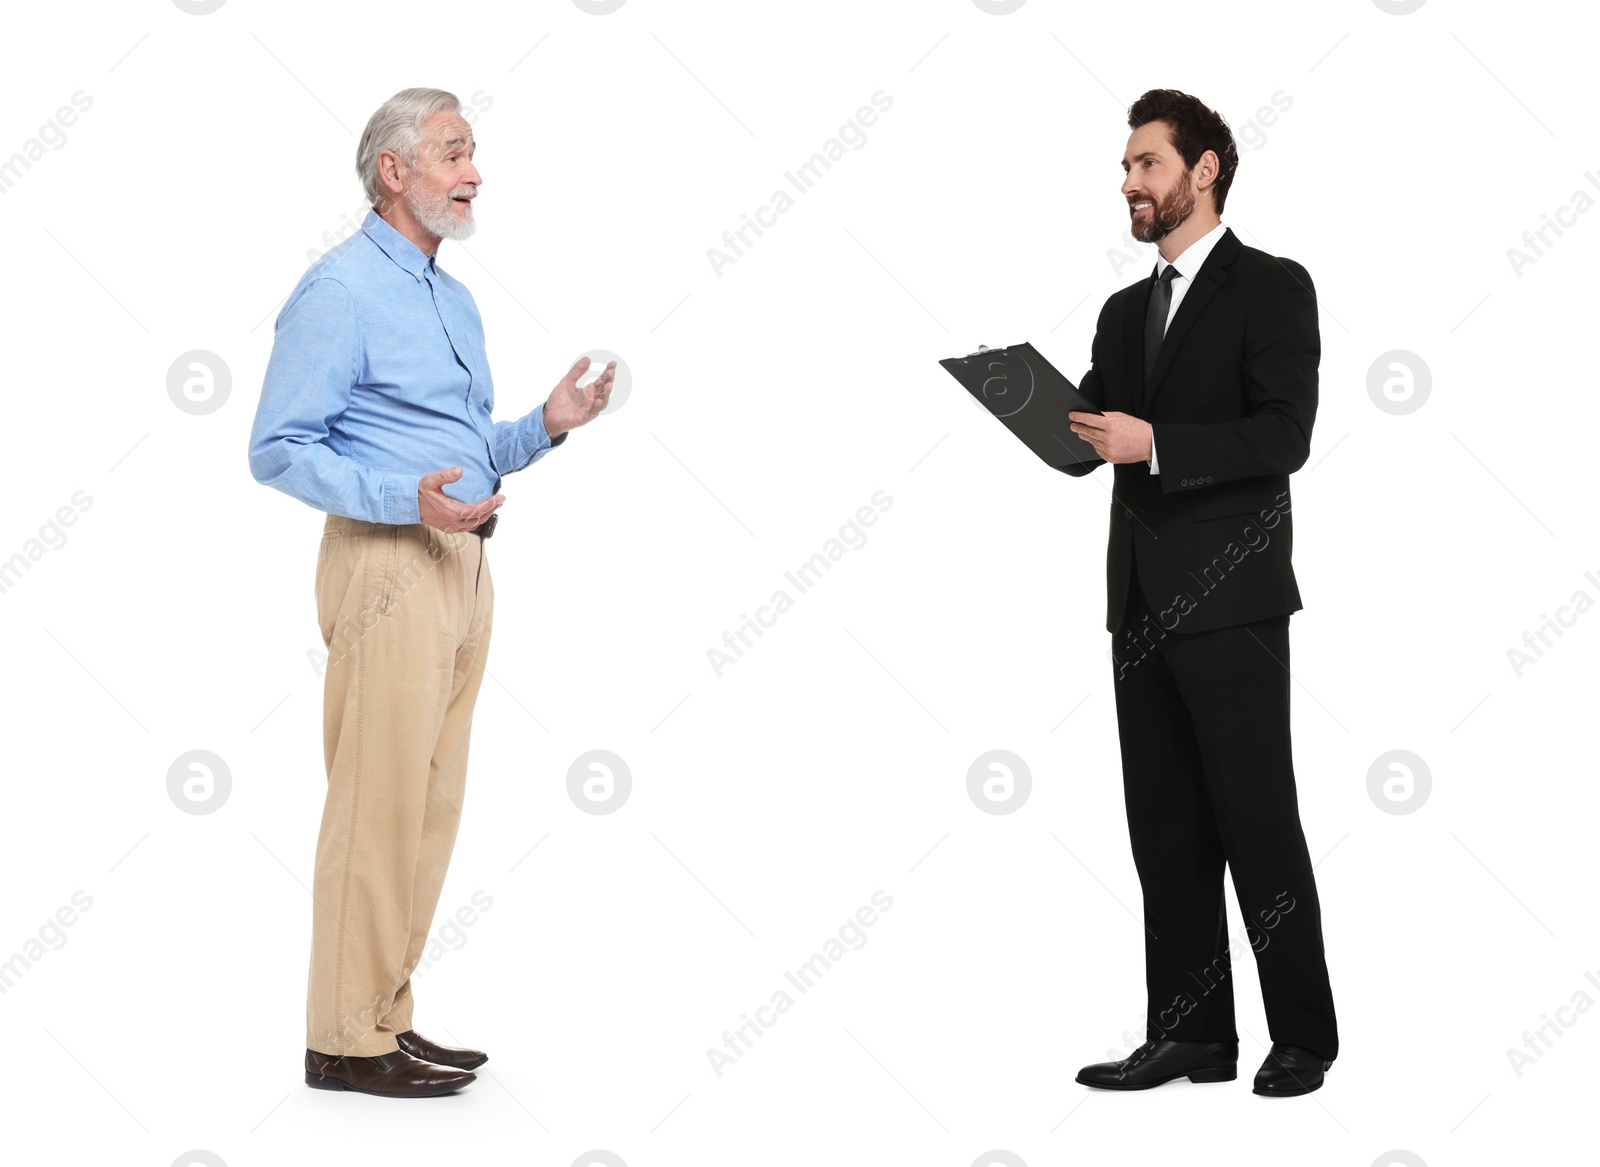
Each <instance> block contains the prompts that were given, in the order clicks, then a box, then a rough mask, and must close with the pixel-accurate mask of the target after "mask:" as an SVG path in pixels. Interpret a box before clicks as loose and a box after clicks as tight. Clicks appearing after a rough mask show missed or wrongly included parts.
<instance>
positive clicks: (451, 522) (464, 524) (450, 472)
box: [417, 466, 506, 534]
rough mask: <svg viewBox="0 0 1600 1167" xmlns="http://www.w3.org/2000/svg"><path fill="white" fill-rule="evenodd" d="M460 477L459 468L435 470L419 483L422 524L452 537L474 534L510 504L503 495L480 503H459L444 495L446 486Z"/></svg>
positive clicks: (418, 500)
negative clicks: (495, 513)
mask: <svg viewBox="0 0 1600 1167" xmlns="http://www.w3.org/2000/svg"><path fill="white" fill-rule="evenodd" d="M460 477H461V467H459V466H451V467H450V468H448V469H446V470H435V471H433V472H432V473H431V474H424V475H423V476H422V479H421V480H420V481H419V482H418V483H417V510H418V511H419V512H421V521H422V522H424V523H426V524H427V525H428V526H430V527H434V528H436V529H437V530H440V531H445V532H448V533H450V534H454V533H455V532H457V531H471V530H473V529H475V528H477V527H481V526H482V525H483V521H484V520H485V519H487V518H488V517H489V516H490V515H492V514H494V512H495V511H497V510H499V509H500V504H501V503H503V502H505V501H506V496H505V495H503V494H491V495H490V496H489V497H488V498H486V499H483V500H481V501H479V502H459V501H457V500H456V499H453V498H451V497H450V496H449V495H448V494H446V493H445V492H444V490H443V487H444V484H445V483H446V482H454V481H455V480H456V479H458V478H460Z"/></svg>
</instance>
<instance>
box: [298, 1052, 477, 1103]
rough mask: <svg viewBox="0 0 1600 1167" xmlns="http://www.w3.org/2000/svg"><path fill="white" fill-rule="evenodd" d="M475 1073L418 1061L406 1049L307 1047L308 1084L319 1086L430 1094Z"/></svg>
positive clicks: (451, 1088) (450, 1087)
mask: <svg viewBox="0 0 1600 1167" xmlns="http://www.w3.org/2000/svg"><path fill="white" fill-rule="evenodd" d="M477 1078H478V1075H476V1074H469V1073H467V1072H466V1071H465V1070H452V1069H450V1068H448V1067H446V1066H434V1065H430V1064H429V1063H427V1062H423V1061H418V1060H417V1059H416V1058H414V1057H412V1056H411V1055H410V1054H408V1053H406V1052H405V1051H404V1050H395V1051H394V1052H393V1053H387V1054H379V1055H377V1056H376V1057H371V1058H358V1057H342V1056H339V1055H337V1054H324V1053H318V1052H317V1051H316V1050H312V1049H308V1050H306V1085H307V1086H315V1087H316V1088H317V1089H318V1090H354V1091H356V1092H357V1093H358V1094H382V1095H384V1096H386V1097H389V1098H431V1097H434V1096H435V1095H439V1094H454V1093H455V1092H456V1091H457V1090H459V1089H461V1087H463V1086H465V1085H466V1084H467V1083H468V1082H474V1081H476V1080H477Z"/></svg>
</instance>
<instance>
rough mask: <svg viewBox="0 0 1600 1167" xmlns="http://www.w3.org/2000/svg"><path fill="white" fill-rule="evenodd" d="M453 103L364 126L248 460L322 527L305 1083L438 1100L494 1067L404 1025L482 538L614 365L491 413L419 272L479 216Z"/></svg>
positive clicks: (280, 333) (481, 373) (462, 295)
mask: <svg viewBox="0 0 1600 1167" xmlns="http://www.w3.org/2000/svg"><path fill="white" fill-rule="evenodd" d="M460 111H461V106H460V103H459V102H458V101H457V100H456V98H455V97H454V96H453V95H452V94H449V93H446V92H444V91H443V90H439V89H407V90H403V91H402V92H400V93H397V94H395V96H394V97H392V98H390V99H389V100H388V101H386V102H384V103H383V105H382V106H381V107H379V109H378V110H377V112H376V113H374V114H373V115H372V118H371V120H370V121H368V123H367V127H366V132H365V133H364V134H362V137H361V143H360V145H359V147H358V148H357V153H356V170H357V173H358V174H359V175H360V177H361V182H362V184H363V186H365V188H366V193H367V198H368V200H369V201H370V203H371V205H372V209H371V210H370V211H369V212H368V213H367V215H366V218H365V220H364V221H363V222H362V224H361V230H360V231H359V232H357V233H355V234H354V235H352V236H351V237H350V238H349V239H347V240H345V241H344V242H343V243H341V244H339V245H338V246H337V247H335V248H333V249H332V250H331V251H329V252H328V253H327V254H326V255H324V256H322V257H321V258H320V259H318V260H317V261H316V262H315V263H314V264H312V265H311V267H310V268H309V269H308V270H307V271H306V273H305V274H304V275H303V276H301V277H300V282H299V283H298V284H297V285H295V288H294V291H293V292H291V293H290V294H289V298H288V300H287V302H286V303H285V304H284V307H283V311H282V312H280V313H279V315H278V320H277V326H276V328H277V332H276V338H275V340H274V342H273V348H272V356H271V359H270V360H269V361H268V364H267V372H266V378H265V383H264V384H263V387H262V392H261V402H260V406H259V408H258V410H257V413H256V418H255V425H254V427H253V428H252V430H251V434H250V470H251V473H252V474H253V475H254V476H255V478H256V481H258V482H261V483H264V484H266V485H269V486H274V487H276V488H278V489H279V490H282V491H284V492H285V493H287V494H290V495H293V496H294V497H295V498H298V499H300V500H301V501H302V502H305V503H308V504H309V505H311V506H313V507H315V508H316V509H317V510H319V511H324V512H326V513H327V516H328V518H327V523H326V525H325V527H324V529H323V535H322V546H321V551H320V553H319V555H318V559H317V573H316V599H317V618H318V621H319V623H320V625H321V630H322V637H323V641H324V643H325V644H326V645H327V647H328V660H327V667H326V673H325V677H326V682H325V683H326V691H325V696H324V709H323V747H324V755H325V761H326V764H327V771H328V794H327V801H326V802H325V804H324V806H323V812H322V828H321V833H320V835H319V836H318V839H317V854H316V871H315V877H314V880H313V885H312V897H313V900H314V904H313V910H312V918H313V924H312V933H311V969H310V978H309V985H308V992H307V1001H306V1058H305V1070H306V1082H307V1084H308V1085H311V1086H315V1087H319V1088H321V1089H328V1090H357V1091H361V1092H363V1093H367V1094H383V1095H393V1096H402V1097H420V1096H425V1095H435V1094H446V1093H449V1092H451V1091H454V1090H458V1089H460V1088H461V1087H462V1086H464V1085H466V1084H467V1083H469V1082H471V1081H473V1079H474V1078H475V1075H474V1074H473V1073H472V1072H471V1071H472V1070H473V1069H474V1068H475V1067H477V1066H479V1065H481V1064H483V1062H485V1061H486V1060H488V1058H487V1055H486V1054H483V1053H480V1052H478V1051H476V1050H460V1049H450V1048H447V1047H444V1046H440V1045H437V1044H435V1043H433V1042H431V1041H429V1040H427V1039H426V1038H424V1037H422V1036H421V1035H419V1034H418V1033H417V1032H416V1031H415V1030H414V1029H413V1028H412V1006H413V1002H412V992H411V981H410V976H411V973H412V971H413V969H415V968H416V966H417V963H418V961H419V960H420V959H421V956H422V950H423V946H424V944H425V943H426V940H427V936H428V930H429V927H430V925H431V923H432V920H433V913H434V908H435V907H436V906H437V904H438V901H439V892H440V888H441V887H442V886H443V884H444V876H445V869H446V867H447V866H448V865H449V862H450V852H451V848H452V846H453V845H454V842H455V837H456V827H457V825H458V823H459V821H460V814H461V797H462V790H463V786H464V783H465V778H466V769H467V742H468V737H469V735H470V732H471V728H472V707H473V703H474V702H475V700H476V699H477V696H478V687H479V684H480V682H481V681H482V679H483V671H484V661H485V656H486V654H487V652H488V649H489V634H490V629H491V627H492V624H493V612H494V583H493V579H492V576H491V574H490V571H489V563H488V559H487V557H486V556H485V554H484V545H485V542H486V541H487V540H488V538H489V536H490V535H492V534H493V533H494V531H495V526H496V524H497V522H498V520H499V515H498V513H497V512H498V511H499V508H500V506H501V504H502V503H504V502H505V496H504V495H502V494H500V493H499V490H500V483H501V479H502V476H503V475H506V474H509V473H511V472H512V471H514V470H521V469H523V468H524V467H527V466H531V465H532V464H533V463H534V462H536V461H538V460H539V459H540V458H542V457H543V456H544V455H545V454H546V453H548V452H549V451H550V450H551V449H552V448H554V447H555V446H559V445H562V444H563V443H564V442H565V441H566V435H567V431H569V430H572V429H574V428H576V427H578V426H581V425H583V424H585V423H586V422H589V421H591V420H593V419H594V418H595V417H596V416H598V415H599V413H600V412H601V411H602V410H603V409H604V408H605V406H606V403H607V401H608V399H609V396H610V392H611V385H612V379H613V376H614V370H615V363H613V364H610V365H607V366H606V368H605V370H604V371H603V372H602V373H601V374H600V375H599V377H598V378H596V379H595V380H594V381H593V382H592V383H591V384H589V385H587V386H580V385H579V384H578V381H579V378H580V377H582V376H583V375H584V374H585V373H586V372H587V370H588V368H589V361H588V358H587V357H585V358H582V359H580V360H579V361H578V363H577V364H575V365H574V366H573V367H572V368H571V369H570V370H569V371H568V372H567V375H566V377H565V378H564V379H563V380H562V381H561V383H560V384H559V385H557V386H556V387H555V389H554V390H553V391H552V392H551V394H550V396H549V399H548V400H547V401H545V402H544V404H543V405H541V406H537V407H535V408H534V409H533V410H532V411H531V412H529V413H528V414H526V415H525V416H523V417H521V418H518V419H517V420H516V421H499V422H496V421H493V420H492V419H491V417H490V412H491V410H492V409H493V406H494V383H493V381H492V380H491V378H490V376H489V363H488V358H487V357H486V355H485V351H484V342H483V322H482V320H481V319H480V318H479V316H478V309H477V305H476V304H475V303H474V301H473V299H472V294H471V293H470V292H468V291H467V289H466V288H465V287H464V286H463V285H462V284H461V283H460V282H459V281H457V280H455V279H454V278H452V277H451V276H449V275H448V274H446V273H445V272H444V271H443V270H442V269H441V268H439V267H438V266H437V265H436V263H435V261H434V253H435V252H436V251H437V250H438V247H439V243H440V241H441V240H442V239H456V240H464V239H466V238H468V237H469V236H470V235H471V234H472V232H473V230H474V228H475V227H476V223H475V221H474V219H473V211H472V201H473V199H475V198H476V197H477V195H478V189H479V187H480V186H481V185H482V182H483V179H482V178H481V176H480V175H479V173H478V170H477V168H476V167H475V166H474V165H473V161H472V158H473V154H474V152H475V151H476V148H477V147H476V143H475V142H474V140H473V136H472V128H471V126H470V125H468V123H467V121H466V120H465V119H464V118H463V117H462V116H461V112H460Z"/></svg>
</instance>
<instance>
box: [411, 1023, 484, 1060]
mask: <svg viewBox="0 0 1600 1167" xmlns="http://www.w3.org/2000/svg"><path fill="white" fill-rule="evenodd" d="M395 1040H396V1041H398V1042H399V1043H400V1048H401V1049H403V1050H405V1052H406V1053H408V1054H410V1055H411V1056H412V1057H414V1058H421V1059H422V1060H423V1061H425V1062H432V1063H433V1064H434V1065H436V1066H449V1067H450V1068H451V1069H455V1070H476V1069H477V1068H478V1067H479V1066H481V1065H483V1063H484V1062H486V1061H488V1060H489V1055H488V1054H486V1053H484V1052H483V1051H482V1050H475V1049H451V1048H450V1047H449V1046H447V1045H437V1044H435V1043H434V1042H431V1041H429V1040H428V1039H427V1038H425V1037H423V1036H422V1034H420V1033H418V1032H417V1031H416V1030H415V1029H408V1030H406V1031H405V1032H404V1033H401V1034H397V1035H396V1036H395Z"/></svg>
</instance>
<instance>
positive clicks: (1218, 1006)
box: [1112, 565, 1339, 1061]
mask: <svg viewBox="0 0 1600 1167" xmlns="http://www.w3.org/2000/svg"><path fill="white" fill-rule="evenodd" d="M1130 584H1131V587H1130V592H1131V594H1130V596H1129V601H1128V606H1127V609H1126V615H1125V617H1124V619H1123V623H1122V627H1121V628H1120V629H1119V630H1118V632H1117V633H1116V635H1115V636H1114V637H1113V646H1112V657H1113V662H1114V663H1113V668H1114V671H1115V676H1116V681H1115V689H1116V701H1117V731H1118V736H1119V738H1120V740H1121V745H1122V775H1123V792H1124V796H1125V798H1126V802H1127V811H1128V832H1129V835H1130V838H1131V842H1132V844H1133V859H1134V864H1135V866H1136V867H1137V868H1138V872H1139V883H1140V886H1141V888H1142V890H1143V895H1144V924H1145V937H1144V940H1145V984H1146V988H1147V990H1148V993H1149V1003H1148V1009H1149V1013H1148V1019H1149V1020H1148V1028H1147V1032H1146V1038H1147V1039H1150V1040H1154V1039H1163V1038H1164V1039H1166V1040H1169V1041H1236V1040H1238V1033H1237V1031H1236V1029H1235V1026H1234V1012H1233V970H1232V965H1231V961H1232V959H1233V955H1234V954H1233V953H1232V951H1231V950H1230V945H1229V937H1228V930H1227V916H1226V913H1225V911H1224V908H1223V883H1222V870H1223V865H1224V864H1226V865H1227V867H1228V870H1229V871H1230V872H1231V874H1232V878H1233V888H1234V893H1235V894H1236V895H1237V897H1238V902H1239V910H1240V913H1241V915H1242V916H1243V918H1244V921H1245V924H1244V932H1245V934H1244V936H1242V937H1240V938H1239V939H1242V940H1244V941H1246V942H1247V943H1248V944H1249V946H1250V948H1251V949H1252V950H1253V951H1254V952H1255V958H1256V970H1257V973H1258V976H1259V979H1260V982H1261V992H1262V997H1263V1003H1264V1004H1265V1007H1266V1014H1267V1025H1268V1029H1269V1032H1270V1033H1271V1036H1272V1040H1273V1041H1281V1042H1286V1043H1288V1044H1290V1045H1297V1046H1301V1047H1303V1048H1305V1049H1308V1050H1311V1051H1312V1052H1313V1053H1316V1054H1320V1055H1321V1056H1322V1057H1323V1058H1325V1059H1327V1060H1329V1061H1331V1060H1332V1059H1333V1058H1334V1057H1335V1056H1336V1055H1337V1054H1338V1052H1339V1038H1338V1030H1337V1027H1336V1025H1335V1021H1334V1012H1333V992H1332V990H1331V988H1330V987H1329V984H1328V968H1327V962H1326V960H1325V958H1324V955H1323V944H1322V920H1321V910H1320V907H1319V905H1318V902H1317V888H1316V882H1315V880H1314V878H1313V876H1312V873H1311V858H1310V855H1309V854H1308V852H1307V850H1306V841H1305V833H1304V832H1303V831H1302V830H1301V827H1300V809H1299V802H1298V799H1297V798H1296V795H1295V782H1294V764H1293V760H1292V755H1291V749H1290V742H1289V687H1290V684H1291V678H1290V676H1289V617H1288V616H1286V615H1285V616H1278V617H1275V618H1272V619H1268V620H1262V621H1258V622H1255V623H1251V624H1240V625H1236V626H1234V627H1230V628H1219V629H1216V630H1213V631H1207V632H1194V633H1188V634H1185V633H1183V632H1182V631H1181V627H1182V622H1181V619H1180V620H1179V622H1178V625H1177V627H1176V628H1173V629H1172V630H1170V631H1169V630H1166V629H1163V628H1162V626H1161V624H1160V623H1159V620H1158V617H1157V615H1156V614H1155V613H1153V612H1152V611H1151V609H1150V607H1149V606H1148V604H1147V603H1146V601H1145V599H1144V596H1143V593H1142V591H1141V589H1140V586H1139V580H1138V573H1137V565H1135V569H1134V573H1133V578H1132V580H1131V581H1130ZM1167 616H1168V619H1169V620H1171V619H1172V614H1171V612H1170V611H1169V612H1168V613H1167ZM1241 955H1242V953H1241Z"/></svg>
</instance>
